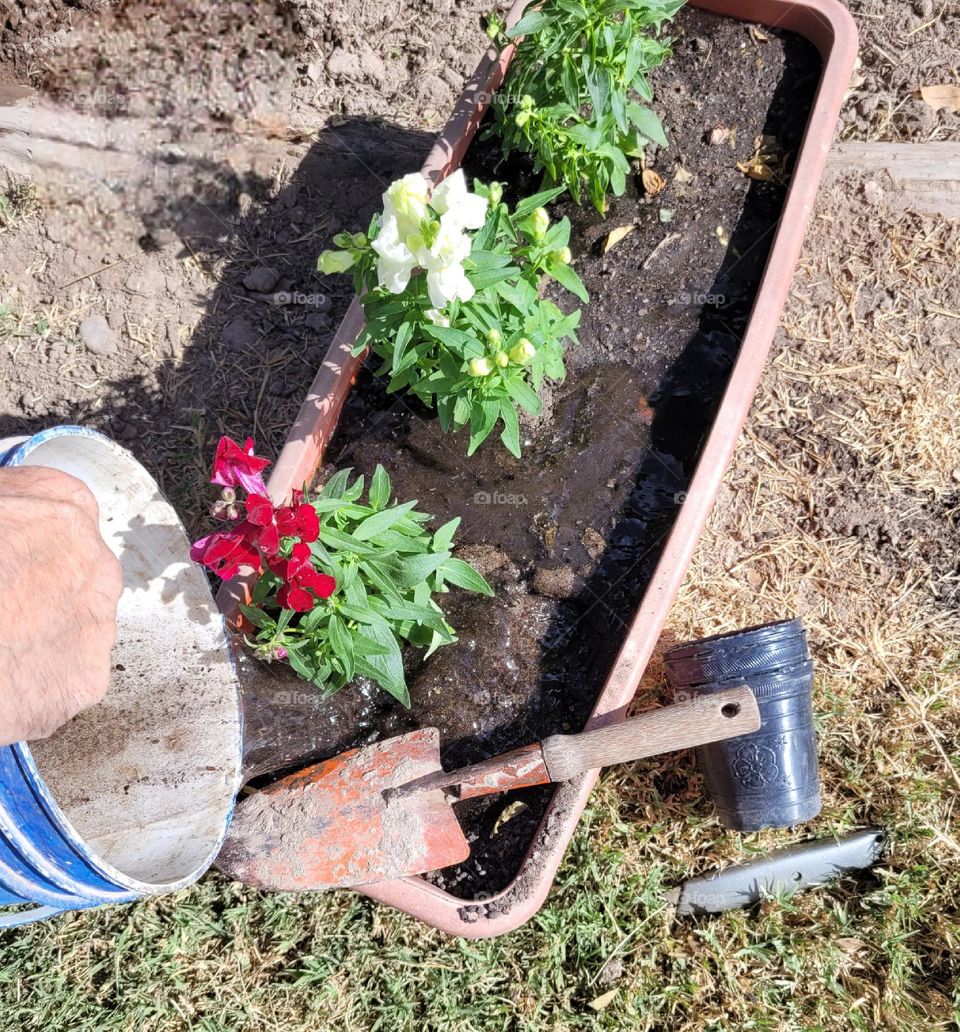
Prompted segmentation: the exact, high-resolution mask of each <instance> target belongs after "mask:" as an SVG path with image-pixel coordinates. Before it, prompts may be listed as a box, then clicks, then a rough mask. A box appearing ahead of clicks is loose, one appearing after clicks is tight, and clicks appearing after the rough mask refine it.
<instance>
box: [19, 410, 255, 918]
mask: <svg viewBox="0 0 960 1032" xmlns="http://www.w3.org/2000/svg"><path fill="white" fill-rule="evenodd" d="M0 465H2V466H48V467H52V468H54V469H58V470H62V471H63V472H64V473H70V474H72V475H73V476H75V477H77V478H78V479H80V480H82V481H84V482H85V483H86V484H87V486H88V487H89V488H90V489H91V491H92V492H93V494H94V495H95V496H96V499H97V501H98V503H99V505H100V530H101V533H102V534H103V537H104V540H105V541H106V542H107V544H108V546H109V547H110V548H111V549H112V550H113V552H114V553H115V554H116V556H117V557H118V558H119V560H120V563H121V565H122V567H123V578H124V589H123V594H122V596H121V598H120V603H119V607H118V613H117V625H118V634H117V644H116V646H115V648H114V652H113V673H112V677H111V683H110V688H109V691H108V692H107V695H106V697H105V698H104V700H103V701H102V702H101V703H100V704H99V705H97V706H94V707H93V708H92V709H90V710H88V711H86V712H85V713H82V714H81V715H80V716H78V717H76V718H75V719H74V720H72V721H70V723H68V724H67V725H66V726H65V727H63V728H61V729H60V731H58V732H57V733H56V734H55V735H53V736H52V737H50V738H49V739H45V740H43V741H36V742H32V743H30V744H29V745H28V744H27V743H26V742H17V743H16V744H14V745H10V746H5V747H0V928H9V927H14V926H16V925H21V924H27V923H29V922H32V921H38V920H42V919H43V918H46V917H50V916H52V915H54V914H57V913H60V912H62V911H65V910H82V909H87V908H89V907H96V906H100V905H102V904H105V903H121V902H128V901H130V900H134V899H138V898H140V897H142V896H148V895H156V894H160V893H167V892H173V891H175V890H177V889H181V888H184V887H185V886H187V885H190V884H191V883H192V882H194V881H196V879H197V878H199V877H200V875H201V874H203V873H204V871H206V870H207V868H208V867H209V866H210V864H211V863H212V862H213V860H214V858H215V857H216V855H217V852H218V851H219V849H220V845H221V843H222V841H223V837H224V835H225V834H226V831H227V827H228V825H229V822H230V817H231V814H232V812H233V805H234V799H235V797H236V794H237V791H238V790H239V787H240V771H241V733H242V728H241V716H240V706H239V698H238V686H237V680H236V676H235V672H234V669H233V664H232V660H231V655H230V650H229V646H228V643H227V638H226V632H225V629H224V624H223V620H222V617H221V616H220V613H219V611H218V610H217V607H216V604H215V602H214V599H213V595H212V593H211V591H210V587H209V585H208V583H207V580H206V577H205V576H204V574H203V572H202V571H201V570H200V569H199V568H198V567H197V566H196V565H195V564H194V563H192V562H191V561H190V558H189V542H188V541H187V537H186V534H185V532H184V529H183V526H182V525H181V523H180V520H179V519H178V517H177V515H176V513H175V512H174V510H173V508H172V506H171V505H170V504H169V502H167V501H166V499H165V498H164V497H163V495H162V494H161V493H160V489H159V488H158V487H157V484H156V482H155V481H154V480H153V478H152V477H151V476H150V475H149V474H148V473H147V471H146V470H145V469H144V468H143V467H142V466H141V465H140V464H139V463H138V462H137V461H136V459H134V458H133V456H132V455H131V454H130V453H129V452H127V451H125V450H124V449H123V448H121V447H119V445H117V444H115V443H114V442H113V441H111V440H109V439H108V438H106V437H103V436H102V435H100V434H98V433H95V432H94V431H92V430H86V429H84V428H82V427H75V426H61V427H55V428H53V429H51V430H46V431H44V432H43V433H39V434H36V435H35V436H33V437H30V438H21V439H17V440H5V441H0ZM24 903H32V904H35V906H34V908H33V909H31V910H26V911H25V910H23V909H17V910H14V911H9V910H5V909H3V908H6V907H10V906H13V905H14V904H24Z"/></svg>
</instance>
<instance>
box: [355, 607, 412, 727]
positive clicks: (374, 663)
mask: <svg viewBox="0 0 960 1032" xmlns="http://www.w3.org/2000/svg"><path fill="white" fill-rule="evenodd" d="M361 633H363V634H364V635H365V636H366V637H368V638H369V639H370V640H371V641H374V642H376V643H377V644H379V645H382V646H383V647H384V648H385V649H386V650H387V652H386V654H385V655H382V656H369V657H368V656H357V657H356V668H357V671H358V672H359V673H361V674H363V675H364V676H366V677H370V678H373V680H374V681H376V682H377V684H379V685H380V686H381V687H382V688H384V689H385V690H386V691H388V692H389V693H390V694H391V695H392V696H393V697H394V698H396V699H399V700H400V702H401V703H402V704H403V705H404V706H406V707H407V709H409V708H410V692H409V691H408V690H407V683H406V680H405V678H404V675H403V657H402V656H401V654H400V646H399V645H398V644H397V639H396V638H395V637H394V634H393V631H391V630H390V628H389V627H387V626H385V625H381V624H370V625H369V626H367V627H365V628H364V629H363V631H362V632H361Z"/></svg>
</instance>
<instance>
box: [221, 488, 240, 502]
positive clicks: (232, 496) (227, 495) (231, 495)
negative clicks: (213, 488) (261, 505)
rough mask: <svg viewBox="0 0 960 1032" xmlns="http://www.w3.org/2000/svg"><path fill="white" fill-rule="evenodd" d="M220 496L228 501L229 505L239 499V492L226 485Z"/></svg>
mask: <svg viewBox="0 0 960 1032" xmlns="http://www.w3.org/2000/svg"><path fill="white" fill-rule="evenodd" d="M220 497H221V498H222V499H223V500H224V501H225V502H226V503H227V505H233V503H234V502H235V501H236V500H237V492H236V491H235V490H234V489H233V488H232V487H225V488H224V489H223V490H222V491H221V492H220Z"/></svg>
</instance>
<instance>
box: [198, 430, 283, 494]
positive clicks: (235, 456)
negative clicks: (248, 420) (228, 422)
mask: <svg viewBox="0 0 960 1032" xmlns="http://www.w3.org/2000/svg"><path fill="white" fill-rule="evenodd" d="M269 465H270V460H269V459H263V458H260V457H259V456H258V455H254V453H253V438H252V437H248V438H247V439H246V441H245V442H244V445H243V447H242V448H241V447H240V445H239V444H237V442H236V441H234V440H233V439H232V438H230V437H221V438H220V443H219V444H218V445H217V454H216V456H215V458H214V460H213V475H212V476H211V477H210V483H211V484H219V485H220V486H221V487H232V488H235V487H242V488H243V489H244V491H247V492H248V493H249V494H266V493H267V488H266V485H265V484H264V482H263V471H264V470H265V469H266V468H267V466H269Z"/></svg>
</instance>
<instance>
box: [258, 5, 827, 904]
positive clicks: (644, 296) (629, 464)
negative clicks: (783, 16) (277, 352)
mask: <svg viewBox="0 0 960 1032" xmlns="http://www.w3.org/2000/svg"><path fill="white" fill-rule="evenodd" d="M676 29H677V38H676V43H675V57H674V59H673V60H672V61H671V62H669V63H668V65H667V66H666V67H665V68H663V69H662V70H661V71H660V73H659V74H658V75H657V79H656V91H657V98H658V99H657V104H658V109H659V110H660V112H661V113H662V115H663V118H664V122H665V125H666V127H667V132H668V136H669V139H670V146H669V147H668V148H667V149H664V150H660V151H659V152H657V153H655V154H654V153H651V154H650V155H649V156H648V165H649V166H650V167H652V168H654V169H655V170H656V171H657V172H658V173H659V174H660V175H661V176H663V177H664V179H665V180H666V181H667V185H666V187H665V188H664V189H663V191H662V192H660V193H659V194H658V195H657V196H656V197H651V196H649V195H647V194H646V193H645V192H644V190H643V187H642V185H640V181H639V180H640V176H639V170H638V174H637V176H636V177H635V180H634V181H633V182H631V185H630V189H629V190H628V193H627V195H626V196H625V197H623V198H621V199H619V200H616V201H614V202H613V204H612V205H611V209H610V212H609V213H608V215H607V217H606V218H605V219H603V218H601V217H600V216H598V215H597V214H596V213H595V212H592V211H590V210H586V209H580V208H578V207H577V206H576V205H574V204H573V203H572V202H569V201H564V202H558V203H557V204H555V205H554V206H553V210H552V214H553V216H554V217H560V216H562V215H568V216H569V217H570V218H571V221H572V222H573V226H574V230H573V242H572V247H573V249H574V252H575V256H576V257H575V262H576V268H577V270H578V272H579V273H580V275H581V276H582V277H583V279H584V282H585V283H586V285H587V288H588V290H589V291H590V295H591V304H590V306H589V307H588V308H587V309H586V310H585V312H584V317H583V322H582V329H581V332H580V343H579V345H577V346H574V347H571V348H570V350H569V353H568V377H567V380H566V381H565V382H564V383H563V384H562V385H555V386H554V388H553V390H552V391H551V393H550V396H549V397H548V399H547V404H546V406H545V413H544V415H543V416H542V417H541V418H540V420H539V421H537V422H536V423H532V424H531V423H528V424H527V425H525V426H524V433H523V438H524V440H523V450H524V456H523V458H522V459H521V460H516V459H514V458H513V457H512V456H510V455H509V454H508V453H507V452H506V451H505V450H504V449H503V448H502V447H501V446H500V445H499V442H498V441H497V440H496V439H495V438H492V439H491V440H490V441H488V442H487V443H486V444H485V445H484V446H483V447H481V449H480V450H479V451H478V453H477V454H476V455H475V456H474V457H473V458H471V459H469V460H468V459H467V458H466V457H465V453H466V437H465V435H462V434H461V435H457V436H445V435H442V434H441V433H440V430H439V426H438V424H437V421H436V419H435V418H434V417H433V416H432V413H430V412H429V411H427V410H426V409H424V408H423V407H421V406H419V405H417V404H415V403H413V402H411V401H409V400H408V399H406V398H401V397H397V396H391V395H387V394H386V393H385V392H384V389H383V384H382V383H379V382H377V381H376V378H375V377H374V376H373V374H372V373H371V372H370V371H369V370H366V371H365V372H364V373H363V375H362V377H361V379H360V381H359V383H358V385H357V387H356V389H355V390H354V391H353V393H352V395H351V397H350V399H349V400H348V402H347V406H346V408H345V410H344V414H343V416H342V417H341V420H340V427H339V429H338V432H337V434H336V436H335V438H334V440H333V441H332V443H331V446H330V449H329V451H328V455H327V458H328V461H329V463H330V466H331V468H332V467H334V466H335V467H339V468H342V467H344V466H352V467H353V468H354V469H355V470H357V471H359V472H363V473H365V474H368V475H369V474H370V473H371V472H372V471H373V469H374V468H375V466H376V464H377V463H378V462H382V463H383V464H384V466H386V467H387V468H388V469H389V470H390V471H391V475H392V477H393V480H394V485H395V489H396V491H397V493H398V495H399V497H401V498H404V499H407V498H417V499H419V501H420V504H421V507H422V508H424V509H426V510H427V511H428V512H431V513H434V514H435V515H436V517H437V520H438V521H439V522H442V521H444V520H447V519H449V518H451V517H452V516H460V517H461V518H462V524H461V529H460V534H459V546H460V551H459V554H460V555H461V557H462V558H465V559H468V560H469V561H471V562H473V563H474V564H475V565H476V566H477V567H478V568H479V569H480V570H481V571H482V572H483V573H484V574H485V575H486V576H487V577H488V579H489V580H490V581H491V583H492V584H493V586H494V588H495V590H496V598H495V599H492V600H490V599H476V598H473V597H470V596H466V595H464V594H463V593H460V592H453V593H452V594H451V595H449V596H448V599H447V600H445V603H444V605H445V609H446V611H447V614H448V616H449V619H450V620H451V622H452V623H453V625H454V626H455V627H456V628H457V630H458V632H459V635H460V641H459V643H458V644H457V645H454V646H451V647H449V648H446V649H443V650H441V651H440V652H439V653H438V654H437V655H436V656H435V657H433V658H432V659H431V660H430V661H429V662H428V663H426V664H421V663H418V661H417V659H416V657H414V656H411V657H410V665H409V671H408V675H409V680H410V684H411V696H412V699H413V705H412V708H411V710H410V711H405V710H403V709H402V708H401V707H399V706H398V705H395V704H393V703H392V702H391V701H390V700H389V699H388V698H387V697H385V696H384V695H383V694H382V693H377V692H375V691H372V690H370V689H369V688H368V687H366V686H354V687H351V688H349V689H347V690H345V691H344V692H342V693H341V694H340V695H339V696H337V697H335V698H334V699H333V700H330V701H329V702H326V703H323V704H322V707H318V711H317V715H318V718H319V720H320V721H321V723H322V725H324V726H325V727H327V728H328V729H329V740H327V741H321V740H320V739H315V741H316V744H317V745H318V746H319V747H320V749H321V750H322V751H327V750H328V751H329V753H333V752H336V751H338V750H339V749H343V748H348V747H350V746H352V745H356V744H359V743H360V742H362V741H365V740H371V739H374V738H380V737H384V736H387V735H392V734H398V733H401V732H404V731H407V730H410V729H412V728H416V727H422V726H425V725H428V726H436V727H438V728H439V730H440V735H441V750H442V758H443V762H444V765H445V766H447V767H448V768H449V767H452V766H457V765H462V764H465V763H469V762H472V761H475V760H478V759H482V758H485V757H487V756H491V755H495V754H496V753H498V752H500V751H503V750H506V749H509V748H512V747H514V746H517V745H521V744H524V743H527V742H529V741H532V740H535V739H537V738H542V737H545V736H547V735H549V734H553V733H557V732H562V731H576V730H578V729H580V728H581V727H582V726H583V724H584V722H585V720H586V718H587V716H588V715H589V713H590V711H591V709H592V708H593V705H594V703H595V701H596V699H597V696H598V694H599V692H600V691H601V689H602V687H603V684H604V681H605V678H606V675H607V672H608V671H609V669H610V666H611V664H612V663H613V661H614V658H615V656H616V654H617V651H618V649H619V647H620V645H621V643H622V641H623V638H624V635H625V633H626V629H627V625H628V623H629V620H630V619H631V617H632V614H633V612H634V611H635V609H636V606H637V604H638V602H639V600H640V599H641V598H642V595H643V592H644V590H645V587H646V585H647V583H648V581H649V578H650V575H651V574H652V572H653V570H654V567H655V565H656V562H657V560H658V558H659V555H660V550H661V547H662V545H663V543H664V541H665V538H666V536H667V534H668V533H669V530H670V528H671V526H672V523H673V520H674V518H675V516H676V513H677V511H678V509H679V506H680V505H681V504H682V502H683V500H684V497H685V491H686V489H687V485H688V483H689V480H690V477H691V476H692V473H693V471H694V468H695V465H696V461H697V456H698V454H699V450H700V447H701V445H702V442H703V440H704V438H705V435H706V434H707V432H708V430H709V428H710V425H711V422H712V418H713V415H714V412H715V411H716V407H717V404H718V402H719V399H720V396H721V394H722V391H723V388H724V386H725V384H726V382H727V379H728V375H729V371H730V368H731V365H732V363H733V361H734V359H735V358H736V355H737V350H738V348H739V345H740V340H741V337H742V334H743V331H744V329H745V326H746V322H747V318H748V315H749V312H750V308H751V305H752V302H753V298H754V296H755V292H756V288H757V284H758V282H759V278H760V276H761V273H762V271H763V268H764V264H765V261H766V255H767V253H768V250H769V246H770V243H771V241H772V238H773V232H774V230H775V227H776V223H777V219H778V216H779V213H780V210H781V207H782V203H783V199H784V195H785V187H786V183H787V180H788V176H789V164H790V156H791V155H792V154H793V153H795V151H796V148H797V147H798V145H799V141H800V137H801V134H802V131H803V128H804V125H805V120H806V116H807V113H808V111H809V107H810V104H811V102H812V96H813V91H814V89H815V87H816V83H817V78H818V74H819V67H820V66H819V59H818V57H817V55H816V53H815V51H814V50H813V48H812V47H811V46H809V45H808V44H806V43H805V42H804V41H802V40H800V39H799V38H797V37H795V36H792V35H790V34H780V33H776V32H771V31H767V30H765V31H764V32H763V33H762V34H759V36H754V34H751V33H749V32H748V31H747V29H746V27H745V26H744V25H742V24H740V23H736V22H733V21H730V20H724V19H721V18H718V17H716V16H713V15H710V14H706V13H704V12H699V11H693V10H685V11H683V12H681V14H680V16H679V17H678V19H677V24H676ZM763 134H766V135H769V136H775V137H776V139H777V143H778V145H779V148H781V150H782V153H783V160H782V163H781V164H779V165H778V166H777V168H776V170H775V171H776V175H775V177H774V179H773V180H772V181H769V182H761V181H757V180H753V179H750V178H748V177H747V176H746V175H744V174H743V173H742V172H739V171H737V169H736V167H735V166H736V163H737V161H738V160H739V161H745V160H747V159H749V158H750V156H751V155H752V154H753V152H754V148H755V139H756V138H757V137H759V136H761V135H763ZM466 167H467V169H468V172H469V173H470V174H473V175H478V176H480V177H481V178H483V179H485V180H488V179H491V178H498V179H501V180H506V182H507V183H508V189H509V190H511V191H513V192H514V193H519V194H523V193H529V192H532V190H533V189H534V188H535V187H536V185H537V184H536V182H535V181H534V180H533V179H532V177H531V176H530V174H529V169H527V168H526V167H524V165H523V164H522V163H512V164H511V165H509V166H507V165H503V164H500V163H499V162H498V154H497V151H496V150H495V148H494V147H493V146H492V145H491V144H489V143H484V142H482V141H477V142H475V144H474V145H473V147H472V148H471V151H470V153H469V154H468V158H467V162H466ZM628 225H630V226H634V227H635V228H634V229H633V230H632V232H631V233H630V234H629V235H628V236H626V237H625V238H624V239H622V240H621V241H620V242H619V243H617V244H616V245H615V246H613V247H612V248H611V249H610V250H609V251H608V252H606V253H604V251H603V245H604V242H605V240H606V237H607V235H608V233H609V232H610V230H611V229H613V228H615V227H622V226H628ZM551 293H552V295H553V296H554V297H555V299H556V300H557V301H558V303H560V304H562V305H563V306H565V307H567V308H569V307H571V305H572V303H574V302H573V301H572V299H570V298H569V297H568V296H566V297H565V296H564V295H563V293H562V291H559V290H557V289H553V288H551ZM281 685H282V686H283V687H281ZM294 690H295V689H294V688H293V687H292V683H291V682H289V681H287V679H286V678H282V679H281V680H279V681H278V694H280V695H285V694H287V695H288V694H289V692H290V691H294ZM314 734H316V732H314ZM321 737H322V736H321ZM551 792H552V789H549V788H547V789H539V790H536V789H535V790H526V791H523V792H519V793H512V794H507V795H504V796H500V797H495V798H491V799H483V800H474V801H472V802H471V803H469V804H464V805H462V806H460V807H458V813H459V816H460V818H461V821H462V822H463V825H464V827H465V830H466V831H467V833H468V837H469V838H470V840H471V843H472V849H473V853H472V856H471V858H470V860H468V861H467V862H466V863H465V864H462V865H459V866H458V867H455V868H449V869H447V870H445V871H442V872H439V873H437V874H436V875H434V876H433V880H434V881H435V882H436V884H438V885H440V886H442V887H444V888H446V889H448V890H450V891H452V892H454V893H455V894H457V895H460V896H463V897H464V898H474V899H475V898H478V897H479V898H482V897H483V896H485V895H488V894H489V893H491V892H495V891H497V890H499V889H501V888H503V887H504V886H506V885H507V884H508V883H509V881H510V880H511V879H512V878H513V877H514V875H515V873H516V871H517V868H518V865H519V862H520V860H521V859H522V857H523V855H524V854H525V852H526V850H527V848H528V847H529V844H530V842H531V839H532V835H533V832H534V830H535V828H536V825H537V824H538V822H539V820H540V818H541V817H542V815H543V812H544V809H545V806H546V803H547V801H548V800H549V798H550V795H551ZM518 804H519V805H518Z"/></svg>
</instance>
